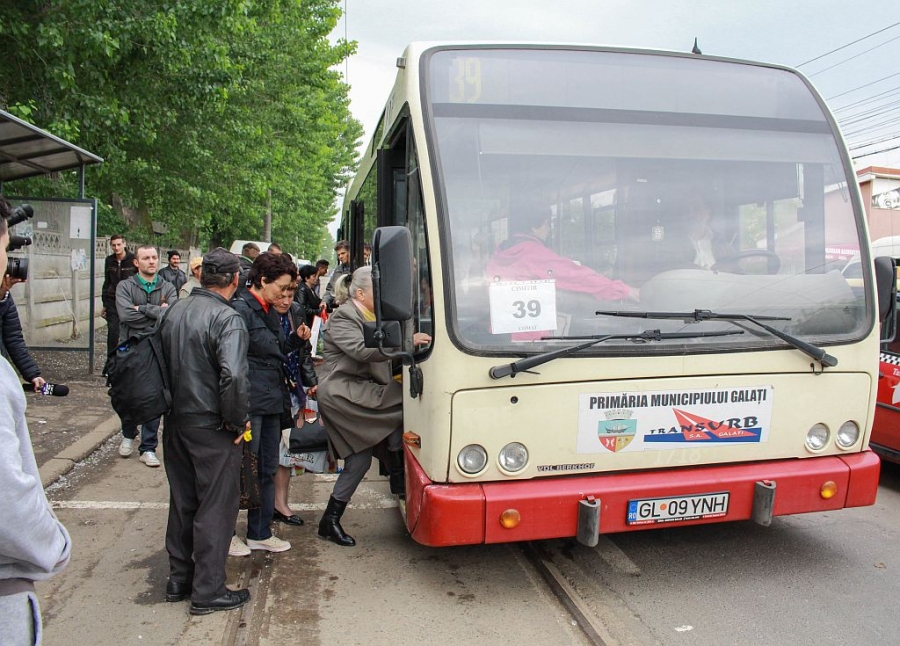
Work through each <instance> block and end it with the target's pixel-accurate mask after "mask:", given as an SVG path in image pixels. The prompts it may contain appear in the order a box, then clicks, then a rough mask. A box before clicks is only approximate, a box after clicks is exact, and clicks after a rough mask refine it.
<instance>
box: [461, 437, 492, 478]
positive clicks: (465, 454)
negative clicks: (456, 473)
mask: <svg viewBox="0 0 900 646" xmlns="http://www.w3.org/2000/svg"><path fill="white" fill-rule="evenodd" d="M456 464H457V465H459V468H460V470H461V471H462V472H463V473H468V474H470V475H471V474H473V473H478V472H479V471H481V470H482V469H484V467H485V465H486V464H487V451H485V450H484V448H482V447H480V446H478V445H477V444H470V445H469V446H466V447H463V450H462V451H460V452H459V455H457V456H456Z"/></svg>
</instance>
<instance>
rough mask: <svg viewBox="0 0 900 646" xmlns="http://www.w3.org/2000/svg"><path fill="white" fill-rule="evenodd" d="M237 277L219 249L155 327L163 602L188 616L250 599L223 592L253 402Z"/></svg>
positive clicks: (233, 263) (235, 264)
mask: <svg viewBox="0 0 900 646" xmlns="http://www.w3.org/2000/svg"><path fill="white" fill-rule="evenodd" d="M240 269H241V266H240V262H239V261H238V258H237V256H235V255H234V254H232V253H229V252H228V251H226V250H225V249H222V248H221V247H220V248H218V249H213V250H212V251H210V252H209V253H207V254H206V255H205V256H204V257H203V263H202V269H201V275H200V287H197V288H195V289H194V290H193V292H191V297H190V298H186V299H185V300H183V301H179V302H178V303H176V304H175V305H173V306H172V308H171V309H170V310H169V313H168V315H167V317H166V320H165V321H164V323H163V325H162V327H161V329H160V335H161V337H162V345H163V351H164V353H165V355H166V359H167V363H168V365H169V380H170V383H169V385H170V387H171V390H172V397H173V400H174V401H173V403H172V412H171V413H170V414H169V415H168V416H166V432H165V434H164V435H163V448H164V449H165V452H166V476H167V477H168V479H169V491H170V494H169V524H168V527H167V528H166V550H167V551H168V553H169V580H168V583H167V584H166V601H171V602H178V601H182V600H184V599H187V598H190V600H191V606H190V613H191V614H194V615H204V614H209V613H211V612H215V611H217V610H231V609H232V608H238V607H240V606H242V605H244V604H245V603H247V601H249V600H250V592H249V591H248V590H247V589H241V590H231V589H229V588H227V587H226V586H225V560H226V559H227V557H228V547H229V545H230V542H231V535H232V531H233V530H234V524H235V521H236V520H237V515H238V500H239V498H240V490H239V489H240V485H239V480H240V477H239V474H240V471H239V470H240V462H241V446H240V442H241V435H242V434H243V432H244V428H245V426H246V422H247V419H248V415H247V411H248V408H249V403H250V395H249V393H250V384H249V382H248V379H247V375H248V373H249V371H248V368H247V345H248V343H249V337H248V333H247V327H246V325H245V324H244V321H243V319H242V318H241V316H240V315H239V314H238V313H237V312H236V311H235V310H233V309H232V308H231V306H230V305H229V304H228V302H229V300H230V299H231V297H232V296H233V295H234V292H235V290H236V289H237V286H238V281H239V275H240Z"/></svg>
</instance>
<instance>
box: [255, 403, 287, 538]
mask: <svg viewBox="0 0 900 646" xmlns="http://www.w3.org/2000/svg"><path fill="white" fill-rule="evenodd" d="M250 429H251V431H252V433H253V439H252V440H251V442H250V449H251V450H252V451H253V452H254V453H256V457H257V458H258V459H259V493H260V499H261V505H260V507H259V509H251V510H249V511H248V512H247V538H248V539H250V540H253V541H264V540H266V539H267V538H269V537H270V536H271V535H272V529H271V527H270V525H271V524H272V516H274V514H275V471H276V470H277V469H278V455H279V453H280V451H281V415H251V416H250Z"/></svg>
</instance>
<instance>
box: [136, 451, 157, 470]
mask: <svg viewBox="0 0 900 646" xmlns="http://www.w3.org/2000/svg"><path fill="white" fill-rule="evenodd" d="M141 462H143V463H144V464H146V465H147V466H148V467H158V466H159V464H160V462H159V458H158V457H156V453H154V452H153V451H144V452H143V453H141Z"/></svg>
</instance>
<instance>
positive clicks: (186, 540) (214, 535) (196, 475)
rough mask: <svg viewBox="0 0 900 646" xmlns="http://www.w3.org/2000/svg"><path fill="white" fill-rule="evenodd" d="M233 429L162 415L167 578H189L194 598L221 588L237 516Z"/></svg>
mask: <svg viewBox="0 0 900 646" xmlns="http://www.w3.org/2000/svg"><path fill="white" fill-rule="evenodd" d="M234 440H235V435H233V434H232V433H227V432H225V431H222V430H213V429H209V428H194V427H191V426H187V425H183V424H179V423H178V420H177V419H175V418H173V417H171V416H169V417H166V432H165V434H163V448H164V449H165V451H166V462H165V464H166V477H167V478H168V479H169V524H168V527H166V550H167V551H168V552H169V578H170V579H171V580H173V581H178V582H181V583H186V582H188V581H193V588H192V592H191V600H192V601H195V602H197V601H199V602H204V601H211V600H212V599H215V598H216V597H219V596H221V595H223V594H225V591H226V588H225V560H226V559H227V558H228V547H229V545H230V543H231V535H232V532H233V530H234V524H235V522H236V521H237V516H238V504H239V500H240V465H241V447H240V445H237V444H235V443H234Z"/></svg>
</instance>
